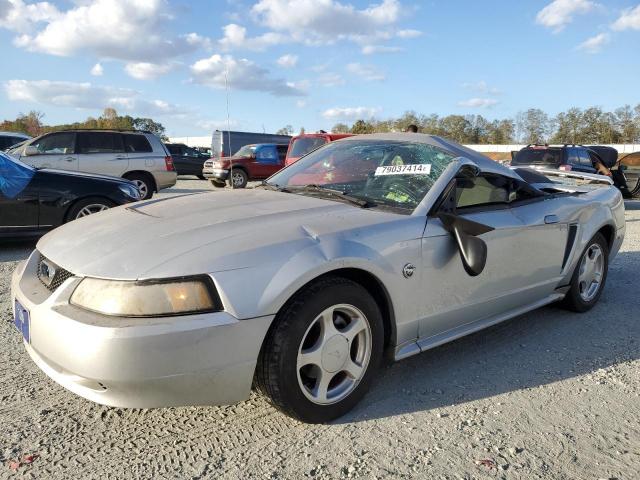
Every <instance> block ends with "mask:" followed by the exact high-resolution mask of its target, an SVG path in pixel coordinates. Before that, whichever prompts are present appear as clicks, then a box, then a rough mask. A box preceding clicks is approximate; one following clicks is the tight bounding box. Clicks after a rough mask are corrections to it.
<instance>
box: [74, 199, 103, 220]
mask: <svg viewBox="0 0 640 480" xmlns="http://www.w3.org/2000/svg"><path fill="white" fill-rule="evenodd" d="M104 210H109V207H108V206H107V205H104V204H102V203H92V204H90V205H86V206H85V207H82V208H81V209H80V211H79V212H78V214H77V215H76V219H78V218H82V217H86V216H88V215H93V214H94V213H98V212H102V211H104Z"/></svg>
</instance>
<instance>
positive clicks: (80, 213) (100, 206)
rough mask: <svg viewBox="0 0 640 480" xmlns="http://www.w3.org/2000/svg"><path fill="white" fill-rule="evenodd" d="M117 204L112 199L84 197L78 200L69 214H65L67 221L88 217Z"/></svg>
mask: <svg viewBox="0 0 640 480" xmlns="http://www.w3.org/2000/svg"><path fill="white" fill-rule="evenodd" d="M115 206H116V204H115V203H113V202H112V201H111V200H108V199H106V198H100V197H88V198H83V199H82V200H78V201H77V202H76V203H74V204H73V205H72V206H71V208H70V209H69V211H68V212H67V215H66V216H65V223H66V222H70V221H72V220H76V219H78V218H82V217H86V216H89V215H93V214H94V213H99V212H102V211H104V210H108V209H110V208H113V207H115Z"/></svg>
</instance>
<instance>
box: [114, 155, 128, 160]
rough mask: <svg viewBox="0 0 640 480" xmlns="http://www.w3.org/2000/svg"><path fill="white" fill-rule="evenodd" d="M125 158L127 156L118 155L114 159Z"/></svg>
mask: <svg viewBox="0 0 640 480" xmlns="http://www.w3.org/2000/svg"><path fill="white" fill-rule="evenodd" d="M125 158H127V157H125V156H124V155H118V156H117V157H116V160H124V159H125Z"/></svg>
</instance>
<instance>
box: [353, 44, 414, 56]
mask: <svg viewBox="0 0 640 480" xmlns="http://www.w3.org/2000/svg"><path fill="white" fill-rule="evenodd" d="M403 50H404V49H403V48H400V47H390V46H388V45H365V46H363V47H362V50H361V51H362V54H363V55H373V54H375V53H397V52H402V51H403Z"/></svg>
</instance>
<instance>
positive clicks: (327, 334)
mask: <svg viewBox="0 0 640 480" xmlns="http://www.w3.org/2000/svg"><path fill="white" fill-rule="evenodd" d="M333 317H334V309H333V307H332V308H327V309H326V310H325V311H324V312H322V313H321V314H320V316H319V317H318V318H319V320H320V322H321V325H322V340H321V341H322V344H324V343H325V342H326V341H327V340H329V339H330V338H331V337H333V336H334V335H337V334H338V333H339V332H338V330H337V329H336V326H335V324H334V323H333Z"/></svg>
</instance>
